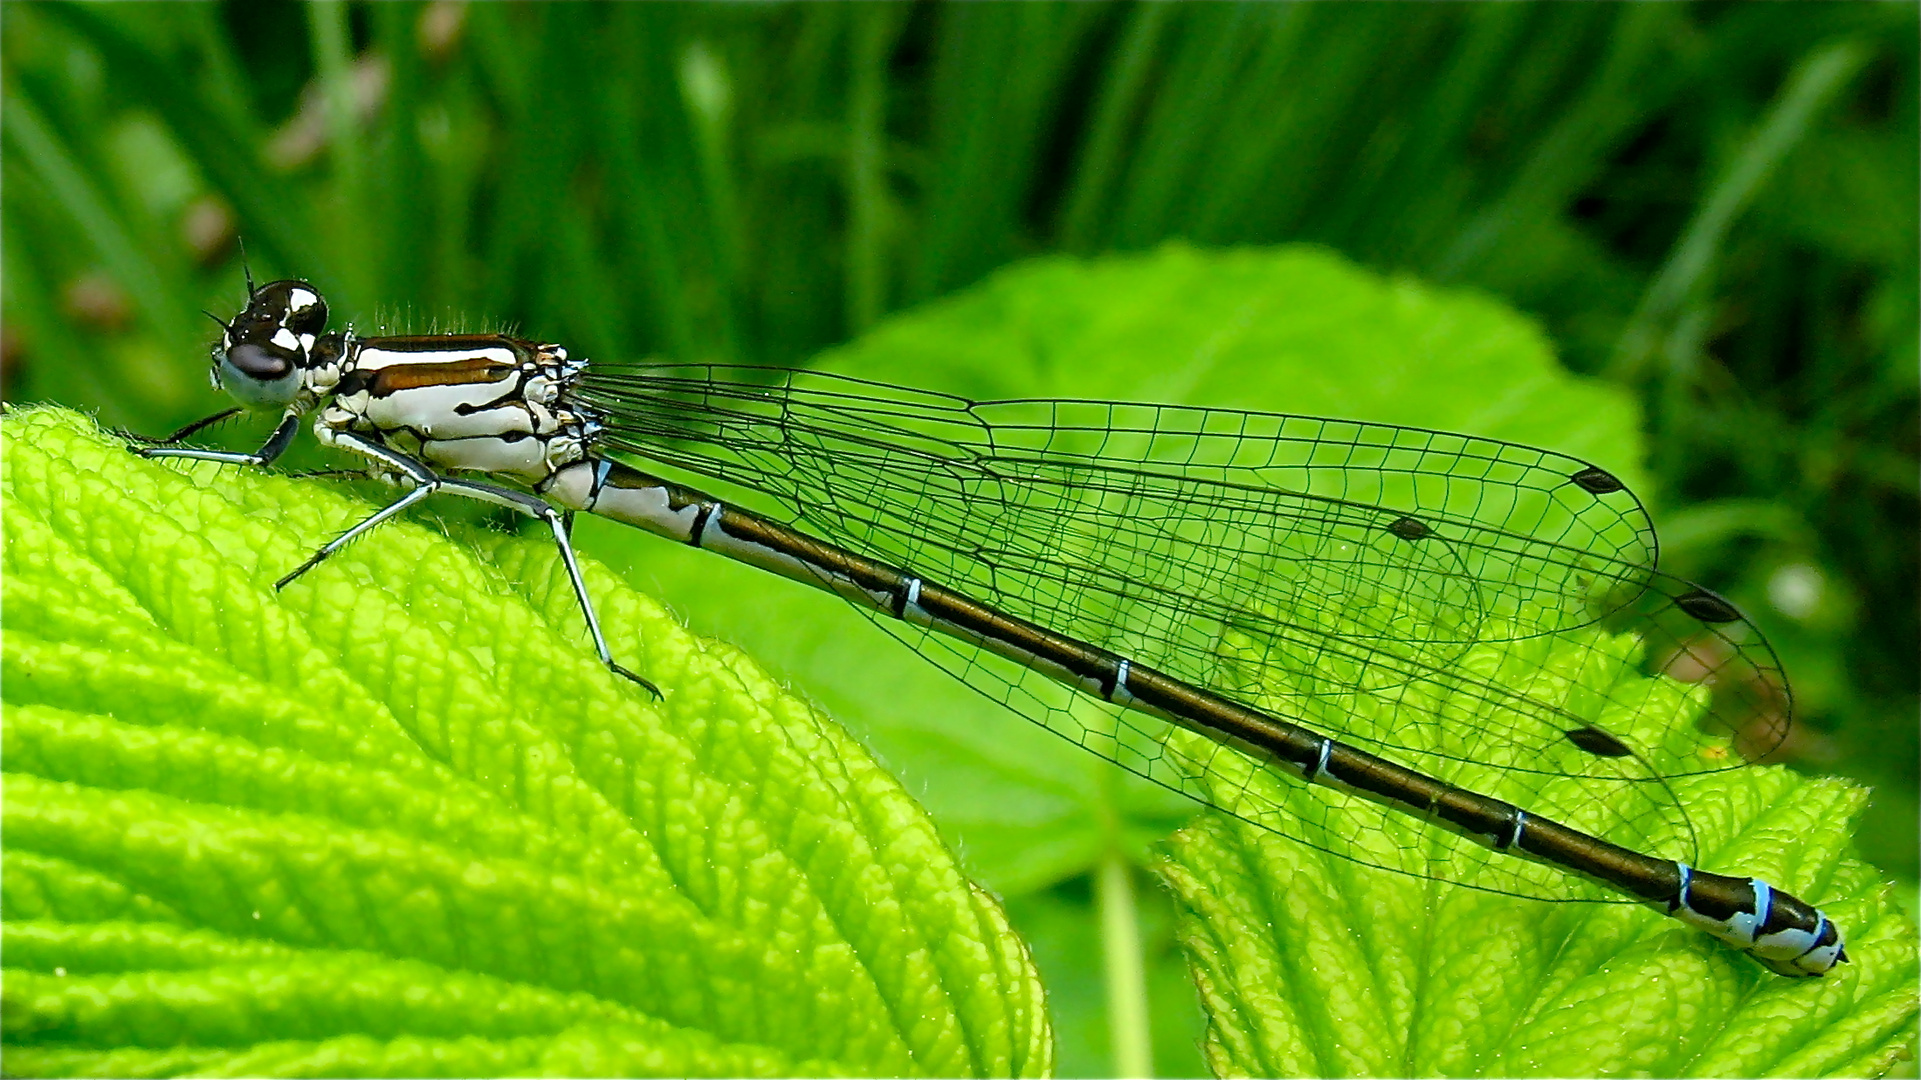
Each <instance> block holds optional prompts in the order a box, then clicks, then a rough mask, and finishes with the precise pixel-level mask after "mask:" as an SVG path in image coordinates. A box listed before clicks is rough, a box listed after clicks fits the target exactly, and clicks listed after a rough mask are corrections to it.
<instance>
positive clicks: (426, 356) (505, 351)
mask: <svg viewBox="0 0 1921 1080" xmlns="http://www.w3.org/2000/svg"><path fill="white" fill-rule="evenodd" d="M370 340H371V339H370ZM462 360H489V361H492V362H494V363H497V364H506V365H510V366H513V365H518V364H519V363H520V354H519V353H517V352H515V351H514V350H513V349H511V348H508V347H507V346H504V345H495V346H473V347H470V348H450V349H441V350H435V351H430V352H429V351H411V350H405V349H383V348H381V347H380V346H378V345H372V344H363V345H361V347H360V351H359V352H358V353H357V354H356V355H355V357H354V367H355V368H356V369H358V370H360V371H378V370H380V369H381V368H386V367H393V366H394V365H396V364H421V363H429V364H449V363H458V362H459V361H462Z"/></svg>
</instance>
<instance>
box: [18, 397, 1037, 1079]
mask: <svg viewBox="0 0 1921 1080" xmlns="http://www.w3.org/2000/svg"><path fill="white" fill-rule="evenodd" d="M4 436H5V458H4V466H5V468H4V478H3V482H4V491H5V510H6V514H5V538H6V548H5V564H4V569H5V573H6V579H5V603H6V618H7V633H6V637H5V648H4V682H0V687H3V688H4V695H5V705H6V722H5V729H4V738H5V745H4V753H5V769H6V773H5V782H6V795H7V798H6V802H5V820H4V825H5V841H6V849H5V858H4V900H3V902H4V911H5V923H4V934H5V938H4V950H5V951H4V956H5V965H6V966H5V983H4V1043H5V1051H6V1062H7V1065H6V1068H7V1072H8V1073H9V1074H11V1075H36V1074H49V1075H50V1074H77V1073H89V1074H115V1075H161V1074H174V1073H183V1072H192V1073H236V1074H296V1073H298V1074H325V1075H345V1074H383V1075H501V1074H541V1073H545V1074H565V1075H614V1074H622V1075H638V1074H646V1075H783V1074H796V1073H798V1074H846V1073H857V1074H875V1073H887V1074H935V1075H983V1074H1001V1073H1022V1074H1029V1073H1041V1072H1045V1071H1047V1070H1048V1068H1049V1067H1050V1065H1051V1057H1052V1048H1051V1047H1052V1043H1051V1035H1050V1033H1049V1031H1048V1028H1047V1022H1046V1019H1045V1017H1044V1015H1043V1012H1042V1008H1041V990H1040V987H1039V983H1038V980H1037V978H1036V975H1035V973H1034V971H1033V968H1032V965H1031V963H1030V962H1029V960H1028V958H1027V956H1026V953H1025V951H1024V948H1023V946H1022V945H1021V944H1020V942H1019V941H1018V939H1017V938H1015V937H1014V935H1013V934H1012V933H1011V932H1010V931H1009V930H1008V928H1007V925H1006V921H1005V918H1004V916H1003V914H1002V912H1001V910H1000V908H999V907H998V906H997V905H996V904H995V903H994V902H993V901H992V900H991V899H989V898H988V897H987V896H986V895H985V894H984V893H982V892H981V891H979V890H978V889H976V888H975V887H973V886H972V885H971V884H970V883H969V882H968V881H967V880H966V879H965V878H964V877H963V876H962V875H961V874H960V873H959V872H958V871H957V869H956V868H955V866H954V864H953V861H952V859H951V857H950V856H949V855H948V854H947V852H946V851H945V849H944V848H943V847H942V846H941V844H940V842H939V841H938V839H937V838H936V836H935V834H934V831H933V829H932V827H931V825H930V824H929V823H928V821H927V820H926V818H925V817H924V816H923V815H922V813H921V811H920V810H919V809H918V807H916V806H915V805H914V803H913V802H912V801H911V800H910V799H909V798H908V797H907V796H906V795H905V794H904V793H903V792H902V791H901V789H900V788H899V786H898V785H897V784H896V783H895V782H894V781H893V780H892V779H890V778H889V777H888V776H887V774H886V773H884V772H883V771H882V770H880V769H879V768H878V767H877V766H876V765H875V764H874V763H873V762H872V761H871V760H870V759H869V758H868V757H867V756H866V755H865V754H864V753H863V752H862V751H861V750H860V748H859V747H858V746H857V745H856V744H855V743H854V742H853V741H852V740H851V739H849V738H848V736H847V735H846V734H845V733H844V732H842V731H841V730H840V729H839V728H838V727H836V726H834V725H833V724H832V723H831V722H829V721H827V720H826V719H825V718H824V717H823V716H822V715H821V714H820V713H819V712H818V711H816V710H814V709H812V708H810V707H808V706H807V705H805V704H803V703H802V702H800V701H798V700H796V699H795V698H793V697H791V696H789V695H787V694H785V693H783V692H782V691H781V690H780V688H779V687H778V686H776V685H775V684H773V683H772V682H771V681H770V680H769V679H768V678H767V677H766V676H765V675H764V674H762V672H761V671H760V670H759V669H758V668H756V667H755V666H754V665H753V664H752V663H751V662H749V661H748V660H746V659H745V658H744V657H743V656H742V655H741V654H740V653H738V652H737V651H735V650H734V649H731V648H728V647H725V646H721V645H717V644H715V643H713V642H709V641H703V640H701V639H699V638H696V637H694V636H692V635H690V634H688V633H687V632H686V631H684V630H682V629H681V628H680V627H679V626H678V625H677V624H675V623H674V622H673V620H672V619H671V618H669V617H668V616H666V615H665V614H664V613H662V612H661V610H660V609H659V608H658V606H657V605H655V604H653V603H651V602H650V601H648V600H646V599H644V598H642V597H639V596H637V595H635V594H633V593H631V592H629V591H627V590H625V589H624V588H622V587H621V586H620V584H619V583H618V582H617V581H616V580H615V579H614V578H613V577H612V576H611V575H609V574H608V573H606V572H605V571H604V570H602V569H600V568H599V567H598V566H596V565H593V564H591V563H590V564H589V565H588V566H587V567H586V569H587V573H588V577H589V585H590V587H591V588H592V589H593V591H594V594H595V596H596V598H597V600H598V604H599V608H600V612H601V616H602V618H603V620H605V622H606V623H607V624H608V626H609V631H610V637H612V639H613V640H615V641H617V642H619V643H621V644H620V645H619V646H617V649H618V650H619V651H621V652H622V653H623V655H622V657H621V659H622V660H623V661H625V662H626V663H627V664H628V665H629V666H632V667H634V668H637V669H638V670H640V671H642V672H644V673H645V674H647V675H648V676H649V677H650V678H652V679H653V680H654V681H655V682H656V683H658V684H659V685H660V686H661V687H662V688H663V690H664V691H665V695H666V696H665V699H664V700H663V701H660V702H655V701H653V700H652V699H650V698H649V697H648V696H647V695H646V694H645V693H644V692H642V691H640V690H638V689H637V688H635V687H633V686H632V685H630V684H627V683H626V682H625V681H624V680H621V679H618V678H615V677H613V676H611V675H609V673H608V672H607V671H606V670H605V669H604V668H603V667H602V666H601V665H600V664H599V663H598V661H597V660H596V659H595V658H594V655H593V652H592V650H591V648H589V647H588V646H587V643H586V640H585V635H584V631H583V629H582V625H581V619H580V614H579V611H578V609H577V608H576V607H575V606H574V602H573V599H572V597H571V595H570V593H569V591H568V588H567V585H566V582H565V578H564V577H563V576H562V575H560V574H559V573H558V572H557V568H556V563H557V560H556V559H555V557H554V554H553V552H552V550H551V547H549V546H548V545H546V544H543V543H541V542H539V541H538V540H521V539H515V538H511V537H507V536H504V535H498V534H491V533H486V532H484V531H480V530H467V532H468V533H469V534H470V535H465V536H463V538H462V539H460V540H455V539H450V538H449V537H448V536H447V535H446V534H444V533H442V532H440V531H437V530H435V529H433V528H431V527H428V526H425V525H421V524H415V523H408V522H396V523H390V524H388V525H386V526H383V527H382V528H381V530H380V531H379V532H378V533H376V534H375V535H374V537H373V538H371V539H370V540H369V541H367V542H364V543H360V544H357V545H355V546H354V547H352V548H350V549H349V550H347V551H345V552H343V553H341V554H340V555H339V556H338V557H336V558H334V559H331V560H329V561H328V562H326V563H324V564H322V565H321V566H320V567H318V568H317V569H315V570H314V571H312V572H311V573H309V574H308V575H306V576H305V577H303V578H302V579H300V580H299V581H297V582H296V583H294V584H292V585H291V586H289V587H288V588H287V589H286V590H285V591H283V592H279V593H276V592H275V591H274V589H273V588H272V582H273V580H274V579H275V578H277V577H278V576H279V575H280V574H282V573H285V572H286V570H287V569H288V568H290V567H291V566H293V565H296V564H297V563H298V562H299V560H300V559H301V558H302V557H304V555H305V554H306V553H307V552H309V551H310V550H312V549H313V548H314V547H315V546H317V545H318V544H319V543H321V542H322V541H324V540H325V539H327V538H328V537H330V536H331V535H334V534H336V533H337V532H339V531H340V530H342V529H344V528H345V527H346V526H348V525H350V524H352V523H353V522H354V521H355V520H357V519H358V518H360V517H362V516H364V515H365V514H366V513H367V512H368V511H369V509H370V506H369V504H367V503H365V502H363V501H360V500H358V499H355V498H353V497H352V496H351V495H349V494H346V493H344V492H343V491H342V490H341V489H340V488H339V486H338V485H329V484H321V483H317V482H314V481H311V480H301V479H292V478H286V477H280V476H272V475H263V474H259V473H256V472H254V471H251V470H245V469H237V468H231V467H223V466H215V465H209V464H205V463H179V462H152V461H146V460H143V459H140V458H137V457H135V456H134V455H132V454H129V453H128V452H127V451H126V449H125V447H124V446H123V445H122V444H121V443H120V442H119V441H118V440H116V439H114V438H111V437H108V436H105V435H103V434H102V433H101V432H99V431H98V430H97V429H95V428H94V427H93V426H92V425H91V424H90V423H89V422H87V421H86V420H84V419H83V418H81V417H79V416H78V415H76V414H73V413H70V412H66V411H62V410H55V409H35V410H29V411H24V412H21V411H16V412H14V413H12V414H10V415H8V416H7V417H6V419H5V421H4ZM476 549H478V554H479V555H480V556H484V557H477V552H476Z"/></svg>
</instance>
